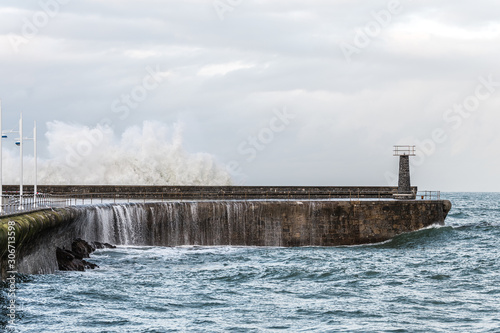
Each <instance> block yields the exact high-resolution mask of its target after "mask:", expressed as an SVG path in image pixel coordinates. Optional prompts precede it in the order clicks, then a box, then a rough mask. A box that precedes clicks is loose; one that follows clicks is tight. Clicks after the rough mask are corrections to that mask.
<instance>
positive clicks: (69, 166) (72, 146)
mask: <svg viewBox="0 0 500 333" xmlns="http://www.w3.org/2000/svg"><path fill="white" fill-rule="evenodd" d="M47 128H48V132H47V133H46V135H45V136H46V138H47V140H48V151H49V154H50V156H49V158H47V159H39V160H38V161H39V162H38V182H39V184H48V185H58V184H64V185H68V184H74V185H80V184H81V185H97V184H99V185H107V184H112V185H231V183H232V182H231V177H230V175H229V173H228V172H227V171H226V169H225V168H224V167H223V166H222V165H221V164H218V163H217V161H216V159H215V157H214V156H213V155H210V154H207V153H189V152H187V151H186V150H185V149H184V148H183V146H182V131H181V129H182V126H180V125H178V124H175V125H174V126H167V125H165V124H162V123H159V122H150V121H145V122H144V123H143V125H142V127H139V126H133V127H130V128H128V129H127V130H125V132H124V133H123V134H122V135H121V136H117V135H116V134H115V133H114V131H113V129H111V128H110V127H107V126H99V125H98V126H96V127H94V128H90V127H87V126H83V125H78V124H68V123H63V122H59V121H54V122H49V123H47ZM26 144H28V145H29V144H30V143H29V142H26ZM33 163H34V159H33V157H32V156H31V157H26V158H25V163H24V170H25V176H24V183H25V184H32V183H33V178H34V177H33V174H34V172H33V171H32V170H33V167H34V165H33ZM3 177H4V178H3V179H4V184H6V183H11V184H17V183H19V155H18V152H17V151H13V150H8V149H5V154H4V173H3Z"/></svg>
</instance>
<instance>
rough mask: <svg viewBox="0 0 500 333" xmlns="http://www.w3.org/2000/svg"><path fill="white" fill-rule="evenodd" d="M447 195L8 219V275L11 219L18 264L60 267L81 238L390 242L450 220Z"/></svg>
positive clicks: (93, 208)
mask: <svg viewBox="0 0 500 333" xmlns="http://www.w3.org/2000/svg"><path fill="white" fill-rule="evenodd" d="M450 208H451V203H450V202H449V201H447V200H433V201H420V200H419V201H415V200H407V201H400V200H373V201H372V200H361V201H350V200H303V201H297V200H205V201H171V202H157V203H141V204H104V205H89V206H79V207H71V208H62V209H56V210H44V211H39V212H35V213H31V214H24V215H18V216H11V217H6V218H3V219H1V220H0V245H1V248H0V251H1V252H0V256H1V258H2V259H1V263H2V276H5V273H6V271H7V268H6V266H7V265H6V262H7V261H6V260H7V239H8V232H9V229H8V227H9V222H10V225H14V229H15V234H16V255H17V270H18V272H20V273H25V274H34V273H50V272H53V271H55V270H56V269H57V260H56V247H60V248H68V249H69V248H70V247H71V242H72V241H73V240H74V239H76V238H83V239H85V240H88V241H99V242H107V243H111V244H115V245H137V246H143V245H144V246H181V245H200V246H217V245H229V246H285V247H288V246H337V245H355V244H364V243H374V242H380V241H385V240H387V239H390V238H392V237H394V236H396V235H398V234H402V233H405V232H410V231H415V230H418V229H421V228H425V227H427V226H430V225H433V224H443V223H444V219H445V218H446V215H447V213H448V211H449V210H450Z"/></svg>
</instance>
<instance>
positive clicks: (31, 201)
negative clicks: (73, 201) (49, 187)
mask: <svg viewBox="0 0 500 333" xmlns="http://www.w3.org/2000/svg"><path fill="white" fill-rule="evenodd" d="M68 203H69V201H68V199H67V198H65V197H62V196H56V195H50V194H45V193H39V194H37V195H36V196H35V195H34V194H29V195H23V196H22V198H21V196H20V195H19V194H4V195H2V199H1V202H0V215H11V214H18V213H27V212H32V211H36V210H39V209H45V208H59V207H66V206H68Z"/></svg>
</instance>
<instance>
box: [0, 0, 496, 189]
mask: <svg viewBox="0 0 500 333" xmlns="http://www.w3.org/2000/svg"><path fill="white" fill-rule="evenodd" d="M499 13H500V3H499V2H498V1H493V0H490V1H487V0H479V1H473V2H472V1H465V0H462V1H460V0H458V1H457V0H453V1H452V0H448V1H439V2H437V1H427V0H422V1H410V0H401V1H397V0H396V1H378V0H369V1H368V0H363V1H359V0H308V1H296V0H286V1H284V0H266V1H263V0H253V1H247V0H216V1H213V0H182V1H176V0H170V1H159V0H156V1H154V0H145V1H129V0H120V1H118V0H107V1H98V0H93V1H76V0H73V1H69V0H40V1H22V2H21V1H8V0H4V1H2V3H1V5H0V98H1V99H2V106H3V108H2V109H3V127H4V129H7V128H14V127H15V126H16V124H17V121H18V118H19V112H20V111H22V112H23V113H24V119H25V126H24V127H25V131H31V128H32V126H31V124H32V122H33V121H35V120H36V121H37V122H38V124H39V132H40V140H41V142H40V154H41V158H46V159H48V158H53V156H52V157H51V156H50V151H49V149H46V146H47V145H48V142H49V141H48V140H49V138H50V134H49V135H48V137H46V136H45V133H46V132H47V131H48V130H49V128H48V127H50V126H53V127H54V126H55V125H54V124H55V123H54V121H60V122H65V123H69V124H73V125H74V126H79V125H77V124H80V125H82V126H88V127H89V128H90V129H92V128H93V127H95V126H97V125H98V124H100V125H102V126H104V127H103V128H105V126H108V125H109V126H110V127H111V128H112V129H113V131H114V133H115V136H116V138H117V140H118V138H120V136H121V134H122V133H123V132H124V131H125V130H126V129H127V128H129V127H131V126H139V127H141V128H142V127H143V124H144V122H145V121H156V122H160V123H163V124H164V125H165V126H167V127H168V126H171V127H175V126H178V125H179V124H182V128H183V134H182V137H183V143H182V145H183V149H185V151H186V152H188V153H193V154H194V153H198V152H202V153H208V154H211V155H213V156H214V157H215V158H216V160H217V161H218V163H220V165H221V166H227V167H228V170H229V171H230V172H231V173H232V176H233V179H234V183H237V184H246V185H388V184H390V185H396V183H397V181H396V180H395V179H394V178H393V176H394V175H395V174H397V167H398V160H397V158H396V157H393V156H392V147H393V145H396V144H411V145H417V149H419V151H420V153H419V156H417V157H415V158H414V159H413V161H414V163H413V165H412V183H413V185H417V186H419V188H420V189H422V190H424V189H428V190H442V191H499V190H500V173H499V172H498V169H499V167H500V155H499V147H500V130H499V128H500V126H499V125H500V112H499V111H500V63H499V60H498V59H500V52H499V51H500V16H499V15H498V14H499ZM49 123H50V124H52V125H47V124H49ZM174 124H177V125H174ZM148 128H149V127H148ZM4 148H5V150H6V151H9V150H12V152H13V153H12V154H14V152H15V149H13V148H11V147H9V146H8V141H6V142H4ZM52 153H53V152H52ZM26 154H27V155H29V154H32V151H30V150H29V149H28V148H27V150H26Z"/></svg>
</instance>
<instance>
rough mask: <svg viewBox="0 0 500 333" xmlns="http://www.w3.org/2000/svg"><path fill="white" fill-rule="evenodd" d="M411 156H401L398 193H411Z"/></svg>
mask: <svg viewBox="0 0 500 333" xmlns="http://www.w3.org/2000/svg"><path fill="white" fill-rule="evenodd" d="M411 190H412V189H411V185H410V156H408V155H402V156H399V180H398V194H410V193H412V191H411Z"/></svg>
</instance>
